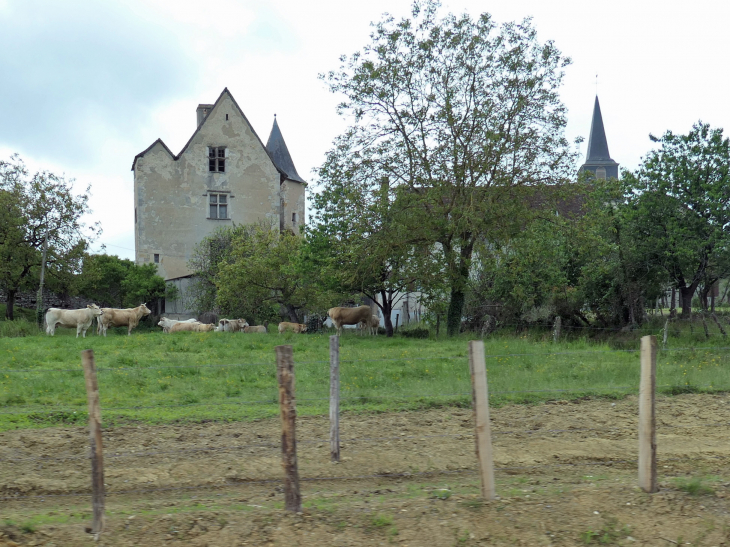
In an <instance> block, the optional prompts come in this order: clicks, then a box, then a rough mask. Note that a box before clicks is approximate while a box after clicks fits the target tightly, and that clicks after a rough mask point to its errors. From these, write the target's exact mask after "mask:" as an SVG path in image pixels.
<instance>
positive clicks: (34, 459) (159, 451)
mask: <svg viewBox="0 0 730 547" xmlns="http://www.w3.org/2000/svg"><path fill="white" fill-rule="evenodd" d="M728 350H730V347H709V346H707V347H705V346H702V347H683V348H670V349H666V350H659V352H658V354H659V355H662V354H663V353H665V352H666V353H667V354H670V353H671V352H711V353H713V354H717V355H721V354H723V353H724V352H727V351H728ZM638 351H639V350H633V349H632V350H609V351H606V350H600V351H591V350H585V351H572V352H570V351H552V352H534V353H533V352H522V353H493V354H488V355H486V356H485V357H486V360H487V363H489V361H490V360H493V359H498V358H506V357H519V358H528V359H531V358H545V357H551V356H555V357H561V356H581V357H583V356H587V355H592V356H594V357H595V356H613V355H618V354H629V355H631V354H635V353H637V352H638ZM419 360H423V361H426V360H428V361H445V362H460V363H463V364H464V365H466V362H467V358H466V357H465V356H450V357H433V358H426V357H424V358H420V357H416V358H403V357H399V358H379V359H342V360H340V361H339V363H340V364H342V365H345V367H347V366H348V365H349V366H353V367H356V366H357V365H359V364H362V363H365V362H372V363H387V362H393V363H394V362H400V363H403V362H409V361H419ZM329 363H330V361H324V360H314V361H302V362H296V366H297V367H299V366H300V365H303V366H305V367H306V366H308V365H323V364H329ZM235 367H270V368H273V362H264V363H231V364H189V365H188V364H186V365H174V364H171V365H160V366H154V367H102V368H99V369H97V371H98V372H99V373H100V376H101V390H102V394H103V389H104V378H105V377H106V376H107V375H109V374H114V373H116V372H129V371H135V372H142V373H143V372H146V371H155V370H165V369H171V370H179V369H189V368H199V369H228V368H235ZM29 372H39V373H46V374H47V373H75V374H78V375H79V377H80V374H79V373H81V372H82V371H80V370H79V369H43V368H40V367H38V368H35V367H34V368H27V369H8V370H0V373H1V374H5V373H7V374H26V373H29ZM273 387H274V385H273V384H272V388H273ZM673 387H676V386H673V385H671V384H664V385H659V386H657V388H660V389H661V388H667V389H671V388H673ZM693 387H694V388H707V389H713V390H715V391H718V390H719V389H720V388H719V387H718V386H713V385H711V384H706V385H696V386H693ZM728 390H730V382H729V385H728ZM586 392H590V393H600V392H626V393H629V392H634V393H635V392H638V384H637V385H634V386H631V385H622V386H588V387H586V386H582V387H570V388H565V389H524V390H493V391H490V396H491V397H497V396H502V395H513V394H556V395H558V394H560V395H562V394H567V393H586ZM472 395H473V393H472V392H471V391H453V392H446V393H402V394H394V395H393V394H381V395H377V394H373V395H367V396H347V395H344V396H342V397H341V398H340V400H341V401H360V400H373V399H382V400H394V401H398V400H408V399H420V400H425V401H429V400H433V401H436V400H439V399H447V400H453V399H455V398H460V399H462V400H464V401H467V402H469V403H471V398H472ZM102 397H103V396H102ZM329 400H330V398H329V397H324V396H322V397H307V396H302V397H298V398H297V402H298V404H299V405H300V407H303V406H306V405H307V404H308V403H310V402H319V403H321V402H324V401H329ZM278 404H279V399H278V393H276V392H274V391H273V389H272V392H271V394H270V396H267V397H264V398H260V399H255V400H235V401H225V402H218V401H210V402H199V403H187V404H171V403H169V402H165V403H160V404H154V405H145V404H142V405H134V406H113V405H110V406H108V407H107V406H102V415H104V416H108V415H109V414H113V413H115V412H131V413H134V412H138V411H141V410H164V409H176V408H178V409H179V408H185V407H189V408H198V407H211V408H215V407H223V406H236V405H238V406H243V405H254V406H256V405H259V406H265V407H267V408H270V407H278ZM80 408H81V407H80V406H76V407H73V406H64V407H58V406H55V407H53V408H46V407H29V408H22V407H21V408H15V409H13V410H12V411H2V412H0V415H37V414H54V413H55V414H61V413H77V414H78V416H79V421H80V423H83V419H84V418H85V417H86V415H87V412H86V411H85V410H80ZM698 411H699V409H698ZM548 413H549V411H546V410H541V411H539V412H536V413H535V414H534V415H531V416H510V417H509V418H508V419H506V420H505V421H504V422H503V423H501V424H500V423H498V422H496V421H495V422H494V423H493V437H494V438H495V439H497V440H500V439H502V440H504V442H509V438H510V437H514V436H523V437H526V438H545V437H550V438H557V439H558V440H556V443H558V444H556V446H557V447H558V448H557V449H556V450H557V451H558V452H559V451H560V450H559V447H560V444H559V443H561V442H570V441H569V439H568V437H569V436H571V435H584V436H585V435H592V436H593V437H592V438H596V437H595V436H598V435H603V438H605V439H607V440H616V439H615V436H616V435H620V436H621V438H622V439H625V440H629V439H632V438H633V437H635V436H636V427H635V426H634V425H633V424H632V425H629V426H626V425H624V426H616V425H611V424H607V425H605V426H602V427H591V426H586V427H567V428H566V427H562V428H561V427H552V426H550V425H544V424H538V425H533V426H530V427H528V428H515V427H514V425H513V424H514V423H519V422H525V421H532V422H541V421H542V420H544V419H545V418H546V417H547V415H548ZM359 419H360V418H358V417H357V416H356V415H348V416H347V417H346V418H345V421H346V422H347V421H348V420H351V421H352V422H357V421H358V420H359ZM467 419H468V420H472V417H471V415H469V416H468V417H467ZM558 421H559V420H558ZM510 424H512V425H510ZM728 425H730V421H717V420H712V419H709V420H706V421H703V420H696V421H695V423H693V424H692V425H689V424H687V425H683V424H677V423H665V422H662V421H661V420H660V421H659V423H658V424H657V428H658V431H659V435H664V434H668V433H670V432H671V433H672V434H676V433H677V432H682V431H684V430H689V429H692V430H693V431H696V430H697V429H698V428H714V429H716V430H717V432H718V433H719V434H723V435H724V434H725V432H726V428H727V426H728ZM149 427H150V430H149V432H150V436H152V437H153V436H154V430H155V426H149ZM469 427H473V424H472V425H470V426H469ZM727 437H728V435H725V439H726V440H730V439H727ZM272 438H276V436H275V435H274V436H272ZM561 438H562V439H563V441H561V440H560V439H561ZM330 440H331V439H329V438H325V437H322V436H319V437H316V436H314V437H307V436H302V437H301V438H298V439H297V444H298V445H299V446H300V448H301V449H302V450H303V452H304V453H307V454H308V456H307V457H308V458H316V457H319V458H321V457H322V455H321V453H322V451H321V450H320V449H321V448H324V447H325V446H327V445H328V444H329V443H330ZM474 440H475V435H474V434H473V433H471V432H463V433H438V434H418V435H405V434H400V435H375V436H345V437H343V438H341V439H340V445H344V446H346V447H347V448H346V449H345V450H344V454H346V455H347V454H353V455H354V454H358V453H363V452H366V453H368V454H376V453H377V451H378V450H382V449H383V448H384V447H385V446H386V445H388V446H393V445H392V444H388V443H399V442H402V443H413V442H418V443H426V444H428V445H429V446H439V447H440V450H442V451H447V452H448V447H453V446H456V445H455V444H454V443H457V444H458V446H459V447H460V449H462V450H463V449H465V448H466V447H469V446H473V443H474ZM150 441H151V442H154V438H151V439H150ZM210 441H211V439H210V438H206V439H199V440H198V442H194V441H190V442H189V443H188V445H186V446H184V447H181V448H155V447H152V448H150V449H142V450H140V449H134V450H131V449H127V450H124V449H120V448H116V447H115V443H114V442H110V443H108V446H107V447H106V452H105V454H104V455H105V457H106V459H107V462H108V464H109V469H115V468H116V466H118V465H119V464H118V463H117V462H123V461H125V460H136V461H139V460H144V463H145V464H149V463H150V462H151V461H152V460H154V459H155V458H167V459H168V460H169V459H170V458H183V459H190V458H197V459H200V458H204V459H206V460H211V458H216V457H219V456H220V455H224V454H225V455H228V456H236V457H238V458H239V459H240V458H247V459H249V458H250V457H251V456H250V454H249V451H263V452H266V453H267V454H268V455H267V456H266V457H267V458H269V459H270V458H276V456H277V455H278V452H279V451H280V450H281V443H280V442H278V441H271V442H269V441H261V442H253V443H250V442H244V443H240V444H235V443H234V444H230V443H229V444H221V445H219V446H204V445H201V444H200V443H203V442H204V443H207V442H210ZM351 445H353V446H351ZM356 445H363V446H364V445H374V446H368V447H367V448H362V449H358V448H357V446H356ZM80 446H83V445H80ZM713 446H714V445H710V446H708V447H707V448H708V450H712V449H713ZM694 448H698V449H701V448H702V447H701V446H695V447H694ZM311 450H314V451H315V453H313V454H314V455H310V454H309V451H311ZM317 450H319V452H316V451H317ZM32 452H33V450H32V449H23V448H13V449H11V450H8V449H7V448H3V447H2V446H0V465H2V466H6V465H7V466H9V467H11V468H12V466H13V465H19V464H39V465H41V464H44V465H45V464H51V463H58V464H63V463H70V462H78V461H83V460H88V459H91V458H92V457H93V456H92V454H90V453H89V449H88V448H86V447H85V446H84V448H83V449H82V450H77V451H75V452H71V453H68V454H63V453H56V454H54V455H52V456H37V455H33V454H32ZM409 453H410V451H406V452H405V453H404V454H403V462H402V463H403V464H405V463H406V461H407V460H408V458H409ZM561 457H563V456H561ZM565 457H568V456H565ZM697 457H701V458H705V459H710V460H712V459H718V460H722V456H717V455H715V454H713V453H711V452H707V453H704V454H701V453H699V452H698V453H697V454H693V455H692V456H691V457H664V458H660V459H659V463H667V462H673V461H677V462H687V461H690V460H691V458H697ZM135 465H139V464H135ZM634 465H636V458H635V454H633V453H631V454H630V457H629V458H626V457H624V458H615V457H611V456H605V457H602V458H590V457H589V456H586V457H585V460H584V461H569V462H555V463H536V464H532V465H520V464H517V463H515V464H512V463H504V464H502V465H498V466H496V467H495V471H496V472H498V473H509V472H515V471H516V472H521V471H528V470H540V469H545V470H548V469H559V468H578V467H581V466H589V467H590V466H605V467H616V466H625V467H627V468H628V467H629V466H634ZM6 469H7V468H6ZM277 473H278V469H277V468H276V466H274V468H272V469H271V470H270V474H272V475H276V474H277ZM477 473H478V469H477V468H476V467H475V464H474V462H473V460H472V465H471V466H470V467H468V468H467V469H448V468H440V469H433V470H429V471H423V472H416V471H402V472H400V471H399V472H393V473H364V474H362V473H360V474H358V473H354V474H341V473H336V474H327V475H326V476H306V477H302V478H301V479H300V480H301V481H302V482H316V481H322V482H326V481H362V480H376V479H377V480H390V479H421V478H434V479H440V478H443V477H448V476H452V475H475V474H477ZM219 479H220V481H221V482H220V484H199V485H189V486H159V487H150V488H126V489H125V488H119V487H114V488H110V489H108V490H107V495H108V496H123V495H133V494H150V493H158V492H175V491H194V490H205V489H222V490H225V489H227V488H244V487H246V486H247V485H255V484H277V485H279V484H281V483H282V478H281V477H266V478H256V477H253V478H251V477H245V478H236V479H226V478H225V477H223V478H219ZM13 488H14V487H13V485H12V483H6V484H5V485H3V488H2V489H0V494H1V493H3V492H4V493H8V494H9V495H6V496H4V497H0V500H5V501H22V500H45V499H46V498H55V497H68V496H87V495H89V492H90V490H89V489H81V490H78V491H74V492H48V493H41V494H36V493H27V492H21V491H17V492H15V493H11V492H13Z"/></svg>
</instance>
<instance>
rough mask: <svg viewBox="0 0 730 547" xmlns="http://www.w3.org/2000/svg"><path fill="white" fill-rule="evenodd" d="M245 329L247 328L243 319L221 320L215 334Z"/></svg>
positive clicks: (246, 323)
mask: <svg viewBox="0 0 730 547" xmlns="http://www.w3.org/2000/svg"><path fill="white" fill-rule="evenodd" d="M245 327H248V322H247V321H246V320H245V319H221V320H220V321H218V327H217V328H216V329H215V330H216V331H217V332H240V331H241V330H243V329H244V328H245Z"/></svg>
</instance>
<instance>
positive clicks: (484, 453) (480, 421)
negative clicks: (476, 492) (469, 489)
mask: <svg viewBox="0 0 730 547" xmlns="http://www.w3.org/2000/svg"><path fill="white" fill-rule="evenodd" d="M469 370H470V372H471V385H472V402H473V406H474V415H475V422H476V436H475V441H476V452H477V459H478V460H479V473H480V476H481V480H482V497H483V498H484V499H485V500H493V499H495V497H496V493H495V488H494V462H493V459H492V430H491V429H492V428H491V425H490V423H489V392H488V386H487V367H486V364H485V362H484V342H482V341H481V340H472V341H470V342H469Z"/></svg>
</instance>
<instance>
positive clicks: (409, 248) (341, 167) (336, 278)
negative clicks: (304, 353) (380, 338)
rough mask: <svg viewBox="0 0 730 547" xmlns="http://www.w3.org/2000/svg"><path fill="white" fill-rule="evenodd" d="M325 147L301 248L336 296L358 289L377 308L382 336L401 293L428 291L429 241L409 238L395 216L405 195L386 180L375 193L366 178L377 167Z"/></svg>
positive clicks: (404, 209)
mask: <svg viewBox="0 0 730 547" xmlns="http://www.w3.org/2000/svg"><path fill="white" fill-rule="evenodd" d="M342 151H343V152H344V153H343V154H338V153H336V152H335V151H331V152H330V153H329V154H328V157H327V161H326V162H325V164H324V165H323V166H322V167H321V169H320V178H322V179H326V180H327V181H328V183H327V185H326V186H325V187H324V188H323V190H322V192H320V193H319V194H317V195H315V196H314V203H313V207H314V210H315V222H314V225H313V228H312V229H311V230H310V233H309V235H308V239H307V249H306V250H307V251H308V252H309V256H310V259H311V257H315V256H317V258H318V260H317V265H316V269H317V270H318V271H322V272H324V275H323V276H322V277H323V278H324V279H325V280H327V283H328V284H329V287H328V288H329V290H330V291H331V292H332V293H337V292H340V293H341V295H340V296H341V298H340V300H344V299H348V298H349V297H350V295H352V294H355V293H361V294H363V295H365V296H367V297H368V298H370V299H371V300H372V301H373V302H375V304H376V305H377V306H378V307H379V308H380V310H381V311H382V314H383V322H384V325H385V331H386V335H387V336H393V323H392V320H391V317H392V311H393V309H394V307H395V305H396V304H397V303H398V301H399V300H400V299H402V298H403V297H404V296H405V294H407V292H413V291H416V290H418V291H424V290H425V289H426V288H427V287H428V288H429V289H430V290H433V287H434V284H435V280H441V279H442V276H438V275H437V273H438V272H439V265H438V263H437V262H436V261H435V259H434V252H433V245H431V244H430V243H428V242H423V241H421V242H419V241H417V240H414V238H413V237H412V235H411V234H408V233H406V231H405V230H406V229H407V225H406V224H405V223H403V222H401V221H400V220H399V219H400V218H401V217H402V216H404V215H407V214H409V210H410V207H409V205H410V202H411V201H412V200H411V199H409V198H410V197H411V196H410V195H409V192H408V191H407V190H406V191H405V192H404V189H403V188H398V187H395V188H393V187H391V186H390V185H389V184H387V183H386V182H383V183H382V184H381V185H380V190H379V191H377V192H375V191H373V190H372V188H371V187H370V181H371V180H372V178H373V177H377V175H378V172H377V167H375V169H373V164H372V163H369V162H367V161H362V158H361V156H358V155H354V156H351V155H350V154H348V153H347V151H346V150H342Z"/></svg>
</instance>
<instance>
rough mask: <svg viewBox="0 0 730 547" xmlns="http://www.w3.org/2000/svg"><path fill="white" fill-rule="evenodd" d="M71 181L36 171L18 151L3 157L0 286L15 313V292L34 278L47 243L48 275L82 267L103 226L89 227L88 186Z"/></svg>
mask: <svg viewBox="0 0 730 547" xmlns="http://www.w3.org/2000/svg"><path fill="white" fill-rule="evenodd" d="M72 186H73V181H72V180H66V179H65V178H64V177H61V176H58V175H55V174H53V173H50V172H48V171H40V172H37V173H35V174H33V175H32V176H31V175H29V173H28V170H27V169H26V167H25V165H24V164H23V162H22V160H20V158H19V157H18V156H17V155H14V156H12V157H11V158H10V161H2V160H0V201H1V202H2V204H3V205H5V206H4V207H2V209H3V212H2V214H0V287H1V288H2V289H3V290H4V291H5V293H6V295H7V308H6V314H5V315H6V317H7V318H8V319H12V318H13V308H14V303H15V296H16V294H17V293H18V291H19V290H21V289H22V288H28V287H29V286H30V285H31V284H32V283H34V282H35V279H36V276H37V275H38V273H39V270H40V266H41V262H42V250H43V247H44V245H46V246H47V254H46V266H47V267H48V273H49V275H54V274H58V275H59V276H60V275H62V274H67V273H69V272H79V271H80V269H81V260H82V258H83V256H84V252H85V250H86V248H87V246H88V243H89V241H90V240H91V239H93V238H94V236H95V235H97V234H98V233H99V232H100V231H101V230H100V228H99V225H98V223H97V224H95V225H93V226H86V225H85V224H84V223H83V222H82V220H81V218H82V216H83V215H84V214H86V213H87V212H88V206H87V205H88V200H89V190H90V188H89V187H87V188H86V190H85V191H84V193H82V194H80V195H76V194H74V192H73V188H72Z"/></svg>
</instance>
